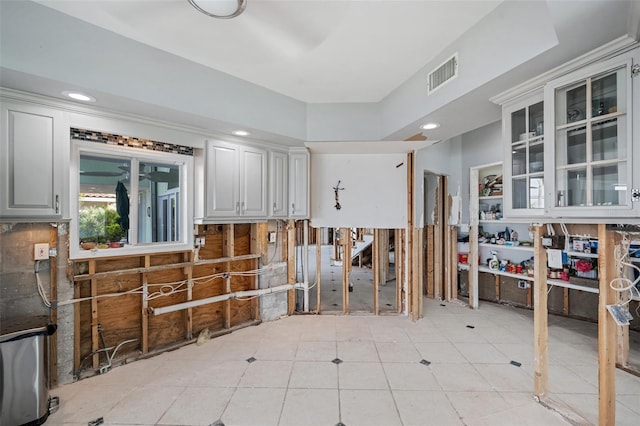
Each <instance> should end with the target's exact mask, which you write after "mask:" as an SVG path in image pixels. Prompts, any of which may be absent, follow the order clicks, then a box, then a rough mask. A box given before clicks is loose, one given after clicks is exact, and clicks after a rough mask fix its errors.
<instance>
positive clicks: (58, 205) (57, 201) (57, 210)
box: [56, 194, 60, 213]
mask: <svg viewBox="0 0 640 426" xmlns="http://www.w3.org/2000/svg"><path fill="white" fill-rule="evenodd" d="M56 213H60V196H59V195H58V194H56Z"/></svg>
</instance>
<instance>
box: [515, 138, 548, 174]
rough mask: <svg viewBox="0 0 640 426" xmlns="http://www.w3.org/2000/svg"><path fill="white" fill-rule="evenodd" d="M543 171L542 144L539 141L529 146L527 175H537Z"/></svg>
mask: <svg viewBox="0 0 640 426" xmlns="http://www.w3.org/2000/svg"><path fill="white" fill-rule="evenodd" d="M543 170H544V142H543V141H540V142H538V143H535V144H531V145H530V146H529V173H538V172H542V171H543ZM514 174H515V173H514Z"/></svg>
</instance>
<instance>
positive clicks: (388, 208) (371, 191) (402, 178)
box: [311, 153, 407, 228]
mask: <svg viewBox="0 0 640 426" xmlns="http://www.w3.org/2000/svg"><path fill="white" fill-rule="evenodd" d="M311 176H312V179H311V224H312V225H313V226H314V227H345V228H346V227H361V228H405V227H406V226H407V155H406V154H403V153H399V154H397V153H396V154H317V153H311ZM338 181H340V186H341V187H343V188H344V190H341V191H339V192H338V196H339V202H340V205H341V209H340V210H337V209H336V208H335V204H336V201H335V194H334V190H333V187H334V186H336V185H337V184H338Z"/></svg>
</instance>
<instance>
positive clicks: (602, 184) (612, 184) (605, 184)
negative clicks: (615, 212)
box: [593, 163, 627, 206]
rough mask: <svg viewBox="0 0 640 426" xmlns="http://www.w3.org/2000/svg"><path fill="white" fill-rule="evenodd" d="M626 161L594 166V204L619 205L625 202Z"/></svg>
mask: <svg viewBox="0 0 640 426" xmlns="http://www.w3.org/2000/svg"><path fill="white" fill-rule="evenodd" d="M626 169H627V167H626V163H618V164H610V165H606V166H596V167H594V168H593V204H594V205H596V206H612V205H613V206H617V205H621V204H625V199H626V196H627V185H626V184H625V183H624V182H626V179H627V176H626V173H627V171H626Z"/></svg>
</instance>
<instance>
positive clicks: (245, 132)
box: [233, 130, 251, 136]
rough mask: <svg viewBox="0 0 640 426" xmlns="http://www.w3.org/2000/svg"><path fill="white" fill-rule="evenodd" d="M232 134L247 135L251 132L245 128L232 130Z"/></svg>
mask: <svg viewBox="0 0 640 426" xmlns="http://www.w3.org/2000/svg"><path fill="white" fill-rule="evenodd" d="M233 134H234V135H236V136H249V135H250V134H251V133H249V132H247V131H246V130H234V131H233Z"/></svg>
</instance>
